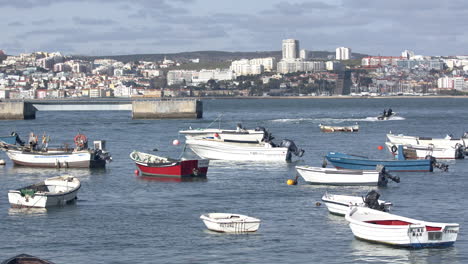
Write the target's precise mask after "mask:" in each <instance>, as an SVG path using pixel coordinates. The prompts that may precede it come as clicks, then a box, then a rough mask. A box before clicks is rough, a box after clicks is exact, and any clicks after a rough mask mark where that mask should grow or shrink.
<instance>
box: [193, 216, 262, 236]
mask: <svg viewBox="0 0 468 264" xmlns="http://www.w3.org/2000/svg"><path fill="white" fill-rule="evenodd" d="M200 219H202V220H203V222H204V223H205V225H206V227H207V228H208V229H209V230H211V231H216V232H223V233H247V232H255V231H257V230H258V228H259V227H260V219H257V218H254V217H250V216H246V215H240V214H229V213H209V214H204V215H201V216H200Z"/></svg>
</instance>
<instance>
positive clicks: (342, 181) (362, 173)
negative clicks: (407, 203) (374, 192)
mask: <svg viewBox="0 0 468 264" xmlns="http://www.w3.org/2000/svg"><path fill="white" fill-rule="evenodd" d="M296 171H297V173H298V174H299V175H300V176H301V177H302V178H303V179H304V180H305V181H306V182H307V183H309V184H323V185H346V186H350V185H378V186H385V185H387V183H388V179H387V178H389V179H393V180H395V181H396V182H399V181H400V180H399V178H398V177H393V176H391V175H389V174H388V173H387V172H386V171H385V168H384V167H383V166H379V167H378V168H376V169H373V170H352V169H336V168H321V167H309V166H296Z"/></svg>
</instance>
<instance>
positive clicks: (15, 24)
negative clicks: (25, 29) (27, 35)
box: [8, 21, 24, 27]
mask: <svg viewBox="0 0 468 264" xmlns="http://www.w3.org/2000/svg"><path fill="white" fill-rule="evenodd" d="M8 26H9V27H21V26H24V24H23V22H20V21H14V22H10V23H8Z"/></svg>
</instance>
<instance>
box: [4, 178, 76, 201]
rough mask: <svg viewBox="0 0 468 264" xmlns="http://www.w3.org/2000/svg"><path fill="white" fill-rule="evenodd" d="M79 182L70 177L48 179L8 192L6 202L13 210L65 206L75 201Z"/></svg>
mask: <svg viewBox="0 0 468 264" xmlns="http://www.w3.org/2000/svg"><path fill="white" fill-rule="evenodd" d="M80 187H81V184H80V181H79V180H78V179H77V178H75V177H72V176H58V177H53V178H48V179H46V180H45V181H43V182H40V183H37V184H33V185H29V186H26V187H23V188H20V189H16V190H10V191H9V192H8V201H9V202H10V204H11V207H13V208H25V207H38V208H47V207H51V206H58V205H65V204H66V203H67V202H70V201H73V200H75V199H76V196H77V193H78V190H79V189H80Z"/></svg>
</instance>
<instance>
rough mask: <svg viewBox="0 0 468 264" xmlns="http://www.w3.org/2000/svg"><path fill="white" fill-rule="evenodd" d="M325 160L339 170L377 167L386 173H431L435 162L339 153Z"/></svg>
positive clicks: (330, 155) (332, 154)
mask: <svg viewBox="0 0 468 264" xmlns="http://www.w3.org/2000/svg"><path fill="white" fill-rule="evenodd" d="M325 158H326V159H327V161H329V162H331V163H332V164H333V166H335V167H336V168H339V169H352V170H374V169H375V168H376V166H377V165H383V166H385V170H386V171H387V172H390V171H421V172H427V171H430V172H432V171H433V170H434V164H435V163H436V160H435V159H434V158H431V159H423V160H383V159H369V158H367V157H363V156H358V155H348V154H344V153H340V152H329V153H328V154H327V155H326V156H325Z"/></svg>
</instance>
